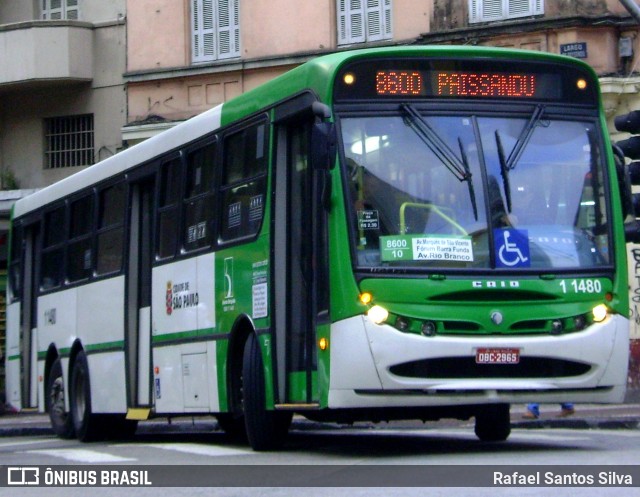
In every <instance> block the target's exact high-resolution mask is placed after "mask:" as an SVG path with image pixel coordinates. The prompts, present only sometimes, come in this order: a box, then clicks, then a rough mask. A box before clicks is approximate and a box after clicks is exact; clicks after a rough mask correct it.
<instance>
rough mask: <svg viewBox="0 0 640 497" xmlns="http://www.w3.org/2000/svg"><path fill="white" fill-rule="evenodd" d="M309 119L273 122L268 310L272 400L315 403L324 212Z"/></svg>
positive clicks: (323, 302)
mask: <svg viewBox="0 0 640 497" xmlns="http://www.w3.org/2000/svg"><path fill="white" fill-rule="evenodd" d="M311 129H312V121H311V120H300V119H297V120H291V121H286V122H284V123H283V124H282V125H280V126H278V127H276V130H277V135H276V139H277V147H276V148H277V152H276V157H277V161H276V173H275V178H276V188H275V195H274V201H275V211H274V212H275V230H274V236H273V244H274V257H275V258H274V272H273V274H274V285H275V295H274V300H275V302H274V303H273V309H274V314H275V343H276V357H277V365H276V371H277V386H278V388H277V393H278V398H277V402H278V403H279V404H280V405H292V406H297V405H309V406H312V405H314V404H317V403H318V400H319V396H318V391H317V390H318V389H317V386H316V385H317V378H316V376H317V348H316V341H317V340H316V332H317V328H318V326H319V325H321V324H322V323H321V322H322V320H323V316H328V297H327V295H328V286H327V271H326V269H325V267H326V261H327V257H326V235H325V231H326V230H325V222H324V219H325V218H326V213H325V211H324V209H323V207H322V205H321V204H322V202H321V199H320V191H319V189H320V183H319V182H318V181H317V179H316V175H318V172H316V171H314V170H313V168H312V167H311V161H310V157H309V151H310V140H311Z"/></svg>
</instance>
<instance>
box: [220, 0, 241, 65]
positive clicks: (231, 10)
mask: <svg viewBox="0 0 640 497" xmlns="http://www.w3.org/2000/svg"><path fill="white" fill-rule="evenodd" d="M218 51H219V53H218V57H219V58H220V59H227V58H229V57H237V56H238V55H239V54H240V5H239V0H218Z"/></svg>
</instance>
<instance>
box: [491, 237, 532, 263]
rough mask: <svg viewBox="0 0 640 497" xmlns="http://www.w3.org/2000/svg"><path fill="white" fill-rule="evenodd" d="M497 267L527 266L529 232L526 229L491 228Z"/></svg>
mask: <svg viewBox="0 0 640 497" xmlns="http://www.w3.org/2000/svg"><path fill="white" fill-rule="evenodd" d="M493 236H494V238H495V242H496V244H495V247H496V248H495V250H496V254H495V255H496V266H497V267H529V266H531V258H530V256H529V232H528V231H527V230H514V229H496V230H493Z"/></svg>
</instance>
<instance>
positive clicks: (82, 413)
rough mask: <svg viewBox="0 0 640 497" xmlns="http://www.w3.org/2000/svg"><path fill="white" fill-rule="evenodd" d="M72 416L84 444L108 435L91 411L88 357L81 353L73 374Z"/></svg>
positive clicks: (75, 363) (79, 437)
mask: <svg viewBox="0 0 640 497" xmlns="http://www.w3.org/2000/svg"><path fill="white" fill-rule="evenodd" d="M70 400H71V416H72V418H73V427H74V428H75V431H76V436H77V437H78V439H79V440H81V441H83V442H89V441H91V440H96V439H98V438H100V437H102V436H105V435H107V433H106V432H105V431H104V430H102V431H101V430H100V428H101V427H100V424H101V423H100V420H99V417H98V416H97V415H96V414H93V413H92V411H91V382H90V381H89V363H88V362H87V356H86V355H85V353H84V352H83V351H80V352H79V353H78V355H77V356H76V360H75V362H74V364H73V371H72V373H71V399H70Z"/></svg>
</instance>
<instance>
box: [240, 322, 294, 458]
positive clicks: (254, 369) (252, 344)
mask: <svg viewBox="0 0 640 497" xmlns="http://www.w3.org/2000/svg"><path fill="white" fill-rule="evenodd" d="M264 383H265V377H264V368H263V363H262V354H261V352H260V346H259V344H258V340H257V339H256V337H255V335H253V334H252V335H249V338H248V339H247V341H246V343H245V346H244V355H243V361H242V394H243V405H244V419H245V427H246V430H247V437H248V439H249V444H250V445H251V447H252V448H253V449H254V450H274V449H278V448H280V447H281V446H282V444H283V443H284V439H285V438H286V436H287V432H288V431H289V425H290V424H291V418H292V416H293V415H292V413H290V412H282V411H269V410H267V409H266V408H265V404H266V399H265V386H264Z"/></svg>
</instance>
